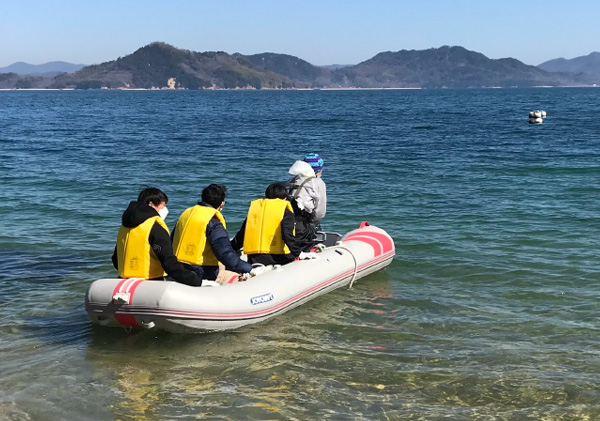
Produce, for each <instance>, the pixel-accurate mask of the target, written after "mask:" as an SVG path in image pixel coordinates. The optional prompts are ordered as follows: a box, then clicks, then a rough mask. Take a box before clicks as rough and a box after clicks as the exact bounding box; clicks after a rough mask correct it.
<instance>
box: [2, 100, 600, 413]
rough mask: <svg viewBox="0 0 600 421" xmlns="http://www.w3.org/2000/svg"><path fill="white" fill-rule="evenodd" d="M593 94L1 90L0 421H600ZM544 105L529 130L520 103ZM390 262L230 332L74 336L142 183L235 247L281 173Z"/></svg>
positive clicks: (331, 220)
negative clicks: (203, 195) (369, 239)
mask: <svg viewBox="0 0 600 421" xmlns="http://www.w3.org/2000/svg"><path fill="white" fill-rule="evenodd" d="M599 104H600V90H598V89H529V90H524V89H520V90H516V89H515V90H511V89H504V90H437V91H426V90H423V91H285V92H274V91H264V92H262V91H256V92H246V91H242V92H235V91H234V92H230V91H227V92H223V91H221V92H163V91H161V92H138V91H133V92H113V91H108V92H104V91H96V92H79V91H74V92H41V91H40V92H0V187H1V189H2V192H3V194H4V197H5V200H4V204H3V219H2V220H3V222H2V230H0V269H1V270H0V281H1V285H2V288H1V289H0V373H1V374H0V418H1V419H17V420H20V419H77V420H85V419H90V420H97V419H102V420H104V419H107V420H109V419H121V420H159V419H160V420H162V419H207V418H208V419H236V420H242V419H297V420H305V419H324V418H325V419H409V418H410V419H428V420H429V419H458V420H460V419H486V420H488V419H489V420H491V419H510V420H513V419H514V420H520V419H526V418H529V419H574V420H575V419H596V418H599V417H600V386H599V385H600V329H599V327H600V326H599V322H598V310H597V309H598V305H597V303H598V298H599V296H600V287H599V286H598V281H599V280H600V278H599V273H600V259H599V251H598V250H599V247H598V245H599V244H598V238H599V235H598V234H599V233H600V225H599V217H598V215H599V212H600V187H599V184H598V181H599V179H600V134H599V133H600V119H599V117H600V112H599V109H600V107H599ZM535 109H544V110H546V111H547V112H548V117H547V119H546V120H545V122H544V124H542V125H531V126H530V125H528V124H527V116H528V113H529V111H531V110H535ZM310 151H317V152H319V153H320V154H321V155H322V156H323V157H324V159H325V171H324V180H325V181H326V183H327V188H328V196H329V203H328V213H327V216H326V218H325V220H324V224H323V225H324V228H326V229H328V230H333V231H338V232H342V233H344V232H347V231H348V230H350V229H352V228H355V227H357V226H358V224H359V223H360V222H361V221H362V220H368V221H369V222H371V223H372V224H375V225H378V226H380V227H382V228H384V229H385V230H386V231H388V233H390V235H392V237H393V238H394V240H395V244H396V250H397V256H396V259H395V260H394V262H393V264H392V265H391V267H390V268H388V269H387V270H386V271H384V272H379V273H377V274H374V275H372V276H369V277H367V278H365V279H363V280H361V281H360V282H358V283H357V284H356V285H355V287H354V288H353V289H352V290H347V289H340V290H337V291H334V292H332V293H330V294H328V295H326V296H324V297H320V298H318V299H316V300H313V301H312V302H310V303H308V304H306V305H304V306H303V307H301V308H298V309H295V310H293V311H291V312H288V313H286V314H284V315H282V316H280V317H278V318H276V319H273V320H271V321H268V322H266V323H263V324H259V325H256V326H254V327H250V328H245V329H242V330H240V331H237V332H230V333H216V334H204V335H201V334H199V335H176V334H170V333H166V332H151V331H146V332H131V333H127V332H124V331H123V330H120V329H107V328H101V327H98V326H93V325H92V324H91V323H90V322H89V319H88V317H87V315H86V313H85V311H84V308H83V301H84V294H85V291H86V289H87V287H88V285H89V284H90V282H91V281H93V280H94V279H97V278H100V277H107V276H113V275H115V271H114V269H113V268H112V265H111V263H110V255H111V253H112V250H113V247H114V241H115V237H116V232H117V230H118V226H119V224H120V217H121V213H122V211H123V209H124V208H125V207H126V205H127V203H128V202H129V200H132V199H134V198H135V197H136V196H137V192H138V191H139V189H140V186H142V185H153V186H157V187H159V188H161V189H163V190H164V191H165V192H166V193H167V194H168V196H169V199H170V201H169V209H170V211H171V213H170V215H169V217H168V218H167V223H168V225H169V226H170V227H171V228H172V227H173V224H174V223H175V221H176V218H177V216H178V215H179V213H180V212H181V211H183V209H185V208H186V207H188V206H190V205H191V204H193V203H194V202H195V201H196V200H197V199H198V197H199V194H200V191H201V190H202V188H203V187H204V186H206V185H207V184H209V183H211V182H219V183H225V184H226V185H227V187H228V198H227V205H226V207H225V209H224V214H225V217H226V218H227V220H228V227H229V231H230V234H232V233H234V232H235V231H236V230H237V228H238V227H239V225H240V223H241V221H242V219H243V217H244V215H245V212H246V210H247V205H248V202H249V201H250V200H252V199H254V198H256V197H258V196H260V195H262V193H263V192H264V189H265V187H266V186H267V185H268V184H269V183H270V182H272V181H276V180H283V179H285V178H286V172H287V169H288V168H289V166H290V165H291V163H293V161H294V160H295V159H300V158H301V157H302V156H303V155H304V154H305V153H306V152H310Z"/></svg>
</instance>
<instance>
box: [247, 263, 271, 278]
mask: <svg viewBox="0 0 600 421" xmlns="http://www.w3.org/2000/svg"><path fill="white" fill-rule="evenodd" d="M269 269H270V268H269V267H267V266H257V267H255V268H253V269H252V270H251V271H250V276H252V277H254V276H258V275H260V274H262V273H265V272H267V271H268V270H269Z"/></svg>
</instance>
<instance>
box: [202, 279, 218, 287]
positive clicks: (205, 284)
mask: <svg viewBox="0 0 600 421" xmlns="http://www.w3.org/2000/svg"><path fill="white" fill-rule="evenodd" d="M200 286H203V287H220V286H221V285H219V284H218V283H217V281H211V280H208V279H203V280H202V285H200Z"/></svg>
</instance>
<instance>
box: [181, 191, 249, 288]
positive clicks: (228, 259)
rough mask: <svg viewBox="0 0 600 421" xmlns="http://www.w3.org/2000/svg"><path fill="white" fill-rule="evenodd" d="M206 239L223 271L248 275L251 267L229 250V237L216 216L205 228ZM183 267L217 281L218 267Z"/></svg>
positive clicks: (202, 203)
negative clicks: (221, 264)
mask: <svg viewBox="0 0 600 421" xmlns="http://www.w3.org/2000/svg"><path fill="white" fill-rule="evenodd" d="M198 205H200V206H207V207H210V208H212V206H211V205H209V204H208V203H204V202H200V203H198ZM174 232H175V231H173V233H174ZM172 237H173V235H171V238H172ZM206 237H207V240H208V244H209V245H210V248H211V249H212V251H213V253H214V254H215V257H216V258H217V259H218V260H219V262H221V263H223V265H224V266H225V269H227V270H230V271H233V272H237V273H248V272H250V271H251V270H252V265H251V264H250V263H248V262H244V261H243V260H242V259H240V257H239V256H238V255H237V253H236V252H235V251H234V250H233V249H232V248H231V242H230V241H229V235H228V234H227V231H226V230H225V227H224V226H223V224H222V223H221V221H219V219H218V218H217V217H216V216H214V217H213V218H212V219H211V220H210V221H209V222H208V225H207V226H206ZM185 265H186V266H187V267H190V268H192V269H193V270H194V271H195V272H196V274H197V275H198V276H200V277H201V278H202V279H211V280H214V279H217V274H218V273H219V267H218V266H208V265H203V266H197V265H187V264H185Z"/></svg>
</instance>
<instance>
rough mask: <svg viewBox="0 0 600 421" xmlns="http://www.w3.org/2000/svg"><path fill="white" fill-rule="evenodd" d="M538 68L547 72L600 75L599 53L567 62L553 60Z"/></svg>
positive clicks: (563, 59)
mask: <svg viewBox="0 0 600 421" xmlns="http://www.w3.org/2000/svg"><path fill="white" fill-rule="evenodd" d="M538 67H539V68H540V69H542V70H545V71H547V72H571V73H587V74H592V75H600V52H598V51H594V52H592V53H590V54H588V55H586V56H579V57H575V58H572V59H570V60H567V59H565V58H562V57H561V58H555V59H553V60H548V61H545V62H543V63H541V64H538Z"/></svg>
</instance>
